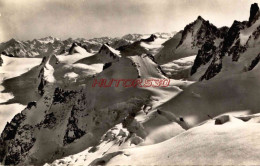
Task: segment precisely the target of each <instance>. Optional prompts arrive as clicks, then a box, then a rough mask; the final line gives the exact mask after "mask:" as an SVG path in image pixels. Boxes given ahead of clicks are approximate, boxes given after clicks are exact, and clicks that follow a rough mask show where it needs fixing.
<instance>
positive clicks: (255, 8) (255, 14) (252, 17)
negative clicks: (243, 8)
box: [249, 3, 259, 25]
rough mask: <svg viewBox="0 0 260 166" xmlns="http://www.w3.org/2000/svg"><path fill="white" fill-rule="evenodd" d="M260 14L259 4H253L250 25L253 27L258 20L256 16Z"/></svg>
mask: <svg viewBox="0 0 260 166" xmlns="http://www.w3.org/2000/svg"><path fill="white" fill-rule="evenodd" d="M258 12H259V7H258V4H257V3H254V4H252V5H251V8H250V17H249V25H252V23H253V22H254V21H255V20H256V16H257V14H258Z"/></svg>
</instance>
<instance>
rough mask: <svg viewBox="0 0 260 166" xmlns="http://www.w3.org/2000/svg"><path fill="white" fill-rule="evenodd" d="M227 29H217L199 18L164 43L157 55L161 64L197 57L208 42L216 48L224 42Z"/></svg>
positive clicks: (157, 59)
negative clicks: (212, 43)
mask: <svg viewBox="0 0 260 166" xmlns="http://www.w3.org/2000/svg"><path fill="white" fill-rule="evenodd" d="M227 29H228V28H227V27H223V28H219V29H218V28H217V27H215V26H214V25H213V24H211V23H209V21H206V20H204V19H203V18H202V17H201V16H199V17H198V18H197V19H196V20H195V21H194V22H192V23H190V24H189V25H187V26H186V27H185V28H184V30H183V31H180V32H178V33H177V34H176V35H175V36H174V37H173V38H171V39H170V40H168V41H166V42H165V43H163V48H162V49H161V50H160V52H159V53H157V54H156V55H155V59H156V61H157V62H158V63H159V64H165V63H167V62H170V61H173V60H176V59H180V58H184V57H188V56H192V55H196V54H197V52H198V50H199V49H200V48H201V47H202V45H203V44H204V43H205V42H206V41H212V42H214V44H215V45H216V46H218V45H219V43H220V42H221V41H222V40H223V38H224V35H225V33H226V32H227Z"/></svg>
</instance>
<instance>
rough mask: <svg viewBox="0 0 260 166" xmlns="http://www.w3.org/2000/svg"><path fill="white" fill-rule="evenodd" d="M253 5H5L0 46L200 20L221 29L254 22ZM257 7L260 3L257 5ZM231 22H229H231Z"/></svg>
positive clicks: (233, 0)
mask: <svg viewBox="0 0 260 166" xmlns="http://www.w3.org/2000/svg"><path fill="white" fill-rule="evenodd" d="M253 2H255V1H252V0H229V1H227V0H214V1H213V0H206V1H205V0H163V1H162V0H141V1H140V0H73V1H71V0H30V1H28V0H1V1H0V13H1V17H0V42H1V41H4V40H8V39H10V38H17V39H19V40H28V39H34V38H41V37H45V36H50V35H51V36H55V37H59V38H62V39H65V38H69V37H72V38H76V37H84V38H92V37H101V36H113V37H114V36H122V35H124V34H127V33H153V32H158V31H160V32H171V31H176V30H181V29H183V28H184V26H185V25H186V24H188V23H190V22H192V21H194V20H195V19H196V18H197V16H198V15H201V16H202V17H204V18H205V19H208V20H210V22H212V23H213V24H215V25H217V26H223V25H228V26H230V25H231V24H232V22H233V20H234V19H236V20H246V19H248V17H249V8H250V4H251V3H253ZM256 2H257V1H256ZM227 16H228V17H227Z"/></svg>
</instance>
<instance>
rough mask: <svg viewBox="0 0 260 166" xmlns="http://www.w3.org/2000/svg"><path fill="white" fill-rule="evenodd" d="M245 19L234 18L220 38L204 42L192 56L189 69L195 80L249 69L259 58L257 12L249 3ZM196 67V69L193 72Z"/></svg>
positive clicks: (259, 23)
mask: <svg viewBox="0 0 260 166" xmlns="http://www.w3.org/2000/svg"><path fill="white" fill-rule="evenodd" d="M250 11H251V12H250V17H249V20H248V21H243V22H239V21H234V23H233V24H232V26H231V27H230V28H229V30H228V32H227V34H226V36H225V38H224V40H223V41H222V42H221V43H220V44H219V46H217V47H216V46H215V45H214V44H213V43H212V42H207V43H205V44H204V45H203V46H202V48H201V50H199V52H198V56H197V57H196V59H195V62H194V65H193V67H192V70H191V75H192V78H193V79H195V80H198V79H199V80H204V79H205V80H209V79H211V78H213V77H215V76H217V77H222V76H227V75H230V74H235V73H243V72H246V71H249V70H252V69H253V68H254V67H255V66H256V65H257V63H258V61H259V60H258V59H259V56H258V55H259V50H258V46H259V34H260V33H259V32H260V18H259V16H260V12H259V7H258V5H257V4H252V6H251V10H250ZM197 70H198V71H197Z"/></svg>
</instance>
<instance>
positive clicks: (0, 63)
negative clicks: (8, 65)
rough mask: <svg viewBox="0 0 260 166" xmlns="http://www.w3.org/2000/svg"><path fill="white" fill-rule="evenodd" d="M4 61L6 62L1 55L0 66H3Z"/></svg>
mask: <svg viewBox="0 0 260 166" xmlns="http://www.w3.org/2000/svg"><path fill="white" fill-rule="evenodd" d="M3 63H4V61H3V59H2V57H1V55H0V66H2V64H3Z"/></svg>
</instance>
